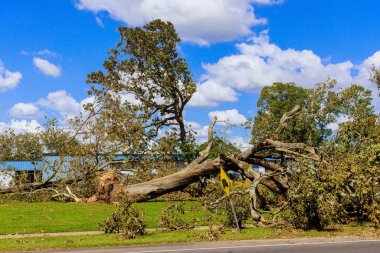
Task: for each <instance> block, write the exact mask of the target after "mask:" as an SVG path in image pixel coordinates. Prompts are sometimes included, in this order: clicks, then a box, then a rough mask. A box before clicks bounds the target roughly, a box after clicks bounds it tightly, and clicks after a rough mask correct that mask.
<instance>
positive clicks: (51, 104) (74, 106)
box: [36, 90, 90, 118]
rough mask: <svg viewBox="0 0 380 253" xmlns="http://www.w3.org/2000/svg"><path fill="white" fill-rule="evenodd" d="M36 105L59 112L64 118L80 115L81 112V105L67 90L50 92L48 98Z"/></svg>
mask: <svg viewBox="0 0 380 253" xmlns="http://www.w3.org/2000/svg"><path fill="white" fill-rule="evenodd" d="M89 101H90V100H89ZM89 101H88V102H89ZM36 104H37V105H39V106H42V107H44V108H47V109H50V110H52V111H55V112H58V113H59V114H60V115H61V116H63V117H64V118H67V117H72V116H75V115H78V114H79V112H80V110H81V104H80V103H78V102H77V101H76V100H75V99H74V98H73V97H72V96H71V95H70V94H68V93H67V91H65V90H59V91H56V92H50V93H49V94H48V95H47V97H46V98H42V99H40V100H38V101H37V103H36Z"/></svg>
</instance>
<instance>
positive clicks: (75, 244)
mask: <svg viewBox="0 0 380 253" xmlns="http://www.w3.org/2000/svg"><path fill="white" fill-rule="evenodd" d="M206 232H207V231H206V230H189V231H173V232H151V233H148V234H147V235H145V236H141V237H138V238H135V239H129V240H122V239H121V238H120V236H118V235H115V234H100V235H86V236H57V237H48V236H45V237H34V238H21V239H0V251H10V250H12V251H27V250H43V249H64V248H66V249H67V248H87V247H109V246H128V245H142V244H162V243H180V242H196V241H197V242H199V241H207V239H205V238H200V237H199V236H197V235H199V234H204V233H206ZM279 237H281V232H280V231H277V230H275V229H262V228H248V229H244V230H242V233H240V234H237V233H235V232H231V231H228V232H227V233H226V234H224V235H223V236H222V237H221V238H220V239H221V240H244V239H265V238H279Z"/></svg>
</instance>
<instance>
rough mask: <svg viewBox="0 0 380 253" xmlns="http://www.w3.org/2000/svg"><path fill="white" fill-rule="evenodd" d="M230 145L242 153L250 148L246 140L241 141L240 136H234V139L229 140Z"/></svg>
mask: <svg viewBox="0 0 380 253" xmlns="http://www.w3.org/2000/svg"><path fill="white" fill-rule="evenodd" d="M229 141H230V142H231V143H232V144H234V145H235V146H236V147H237V148H238V149H240V150H242V151H244V150H247V149H249V148H251V147H252V145H251V144H249V141H248V140H245V139H243V138H242V137H240V136H235V137H234V138H232V139H230V140H229Z"/></svg>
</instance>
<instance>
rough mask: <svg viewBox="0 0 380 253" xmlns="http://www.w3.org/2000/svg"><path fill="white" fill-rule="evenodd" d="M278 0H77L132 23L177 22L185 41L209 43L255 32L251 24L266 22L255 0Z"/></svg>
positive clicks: (272, 1)
mask: <svg viewBox="0 0 380 253" xmlns="http://www.w3.org/2000/svg"><path fill="white" fill-rule="evenodd" d="M279 2H281V1H276V0H207V1H204V0H191V1H183V0H138V1H137V0H78V1H77V3H76V6H77V8H78V9H80V10H90V11H93V12H95V13H98V12H102V11H105V12H108V13H109V14H110V15H111V17H112V18H114V19H116V20H120V21H123V22H125V23H126V24H128V25H130V26H141V25H144V24H145V23H146V22H148V21H151V20H153V19H157V18H160V19H162V20H168V21H171V22H173V23H174V25H175V27H176V29H177V31H178V33H179V34H180V36H181V38H182V39H183V40H184V41H189V42H193V43H197V44H200V45H207V44H210V43H214V42H218V41H229V40H233V39H236V38H239V37H242V36H247V35H250V34H251V33H252V31H251V27H252V26H254V25H258V24H264V23H266V20H265V19H264V18H257V17H256V15H255V13H254V7H253V6H252V4H256V3H257V4H275V3H279Z"/></svg>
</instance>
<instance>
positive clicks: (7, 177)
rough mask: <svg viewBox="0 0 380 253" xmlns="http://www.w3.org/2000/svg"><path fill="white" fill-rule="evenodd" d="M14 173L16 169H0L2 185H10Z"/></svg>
mask: <svg viewBox="0 0 380 253" xmlns="http://www.w3.org/2000/svg"><path fill="white" fill-rule="evenodd" d="M14 175H15V172H14V171H6V170H3V171H0V187H9V186H10V183H11V181H12V179H13V177H14Z"/></svg>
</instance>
